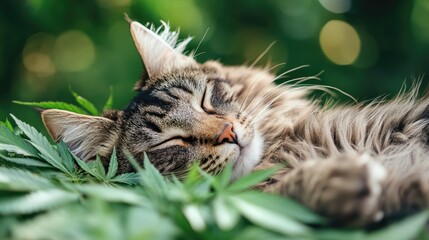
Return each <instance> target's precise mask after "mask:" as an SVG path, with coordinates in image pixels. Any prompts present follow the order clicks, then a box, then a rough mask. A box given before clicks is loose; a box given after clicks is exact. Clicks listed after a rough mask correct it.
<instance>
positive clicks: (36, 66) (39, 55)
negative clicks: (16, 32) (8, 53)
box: [22, 33, 56, 78]
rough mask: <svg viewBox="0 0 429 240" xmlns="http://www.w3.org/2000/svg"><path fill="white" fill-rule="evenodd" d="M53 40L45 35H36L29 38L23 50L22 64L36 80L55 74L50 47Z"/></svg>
mask: <svg viewBox="0 0 429 240" xmlns="http://www.w3.org/2000/svg"><path fill="white" fill-rule="evenodd" d="M54 42H55V38H54V37H53V36H51V35H49V34H47V33H36V34H34V35H33V36H31V37H30V38H29V39H28V40H27V43H26V44H25V47H24V50H23V54H22V55H23V58H22V61H23V64H24V67H25V69H26V70H27V71H29V73H30V74H32V75H34V76H36V77H38V78H47V77H50V76H52V75H53V74H54V73H55V70H56V68H55V64H54V62H53V60H52V56H51V54H52V45H53V44H54Z"/></svg>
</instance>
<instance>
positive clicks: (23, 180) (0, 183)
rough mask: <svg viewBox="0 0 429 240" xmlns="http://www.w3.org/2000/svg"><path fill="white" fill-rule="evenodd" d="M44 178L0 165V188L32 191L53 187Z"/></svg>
mask: <svg viewBox="0 0 429 240" xmlns="http://www.w3.org/2000/svg"><path fill="white" fill-rule="evenodd" d="M53 187H54V185H53V184H52V183H51V182H50V181H49V180H48V179H46V178H44V177H41V176H39V175H36V174H34V173H32V172H30V171H25V170H20V169H14V168H5V167H0V189H2V190H9V191H32V190H42V189H47V188H53Z"/></svg>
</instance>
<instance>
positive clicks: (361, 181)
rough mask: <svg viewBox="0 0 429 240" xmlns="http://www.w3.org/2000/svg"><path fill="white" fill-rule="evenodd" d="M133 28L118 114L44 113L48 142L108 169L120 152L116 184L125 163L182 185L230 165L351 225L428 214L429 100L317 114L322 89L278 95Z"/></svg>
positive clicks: (265, 78) (172, 41) (265, 74)
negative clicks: (140, 164)
mask: <svg viewBox="0 0 429 240" xmlns="http://www.w3.org/2000/svg"><path fill="white" fill-rule="evenodd" d="M130 29H131V35H132V38H133V39H134V42H135V45H136V47H137V50H138V52H139V54H140V56H141V58H142V61H143V64H144V67H145V70H146V71H145V74H144V75H143V77H142V79H141V80H140V81H139V82H138V83H137V84H136V85H135V91H136V92H137V95H136V96H135V98H134V99H133V100H132V101H131V103H130V104H129V106H128V107H127V108H126V109H125V110H123V111H108V112H105V113H104V114H103V116H101V117H94V116H85V115H81V114H76V113H72V112H67V111H62V110H55V109H51V110H45V111H43V112H42V119H43V122H44V124H45V126H46V128H47V129H48V131H49V133H50V135H51V136H52V137H53V138H54V139H55V140H62V141H64V142H65V143H66V144H67V145H68V146H69V148H70V149H71V151H72V152H73V153H74V154H76V155H77V156H79V157H80V158H82V159H84V160H91V159H94V157H95V156H96V155H99V156H101V157H103V158H106V159H107V158H108V157H109V155H110V154H111V153H112V151H113V149H114V147H116V149H117V150H118V158H119V170H120V172H121V173H124V172H130V171H134V169H133V167H132V165H130V163H129V161H128V160H127V157H126V153H131V154H132V155H133V156H134V157H135V158H137V159H139V158H142V157H143V154H144V153H147V154H148V156H149V158H150V160H151V161H152V163H153V164H154V166H155V167H157V169H159V171H160V172H161V173H163V174H164V175H169V174H175V175H176V176H178V177H180V176H183V174H185V173H186V170H187V169H188V168H189V167H190V166H191V165H192V164H193V163H194V162H196V161H199V165H200V167H201V168H202V169H203V170H205V171H207V172H209V173H213V174H217V173H219V172H220V171H222V169H223V168H224V167H225V166H226V165H227V164H228V163H232V164H233V178H234V179H236V178H239V177H241V176H243V175H245V174H248V173H249V172H251V171H253V170H255V169H264V168H269V167H272V166H274V165H277V164H279V163H283V164H284V166H285V167H284V168H283V169H281V170H280V171H278V172H277V173H276V174H275V175H274V176H272V177H271V178H270V179H268V180H267V181H265V182H264V183H262V184H260V185H259V186H258V187H259V188H260V189H261V190H262V191H267V192H273V193H277V194H281V195H284V196H288V197H291V198H294V199H296V200H298V201H300V202H302V203H303V204H305V205H307V206H308V207H310V208H311V209H313V210H314V211H316V212H318V213H320V214H322V215H325V216H328V217H331V218H332V219H334V220H335V221H337V222H339V223H343V224H347V225H353V226H367V225H370V224H374V223H376V222H378V221H380V220H382V219H384V218H388V217H392V216H397V215H402V214H407V213H410V212H414V211H418V210H419V209H422V208H426V207H428V206H429V179H428V177H429V174H427V172H428V171H429V159H427V158H429V138H428V133H429V97H423V98H418V97H416V95H417V90H416V88H415V89H414V90H411V92H409V93H401V94H399V96H398V97H396V99H394V100H391V101H374V102H371V103H369V104H366V105H362V104H357V105H346V106H337V107H335V108H332V107H331V108H328V107H321V106H320V104H319V103H317V101H314V100H310V98H309V97H308V95H309V93H311V92H312V91H313V90H315V89H319V88H320V87H317V86H314V87H311V86H299V84H296V85H295V86H294V85H293V84H291V85H289V86H288V85H282V86H276V85H275V84H274V83H273V82H274V81H275V80H276V79H277V78H278V77H276V76H274V75H272V74H270V73H269V70H270V69H264V68H257V67H253V66H252V67H247V66H234V67H231V66H224V65H222V64H221V63H219V62H216V61H208V62H205V63H197V62H196V61H195V60H194V58H193V57H192V54H191V55H185V54H183V53H182V52H183V51H184V49H185V47H186V45H187V43H188V42H189V41H190V38H188V39H185V40H183V41H180V42H178V33H177V32H174V31H170V29H169V26H168V25H166V24H164V25H163V26H162V27H160V28H158V29H155V28H154V27H153V26H151V27H149V26H147V27H146V26H143V25H141V24H140V23H138V22H135V21H130ZM306 79H307V78H303V79H302V80H306Z"/></svg>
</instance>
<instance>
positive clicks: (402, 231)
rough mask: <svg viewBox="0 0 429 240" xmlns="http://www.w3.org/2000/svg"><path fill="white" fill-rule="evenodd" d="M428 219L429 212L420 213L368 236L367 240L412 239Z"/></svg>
mask: <svg viewBox="0 0 429 240" xmlns="http://www.w3.org/2000/svg"><path fill="white" fill-rule="evenodd" d="M428 219H429V211H428V210H426V211H422V212H420V213H417V214H414V215H412V216H410V217H407V218H405V219H404V220H402V221H400V222H396V223H393V224H391V225H389V226H388V227H385V228H383V229H380V230H377V231H374V232H372V233H371V234H368V236H367V237H366V238H365V239H367V240H377V239H389V240H402V239H414V238H415V237H416V236H417V235H418V234H419V232H420V231H421V230H422V229H423V228H424V227H425V226H426V223H427V221H428Z"/></svg>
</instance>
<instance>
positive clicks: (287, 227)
mask: <svg viewBox="0 0 429 240" xmlns="http://www.w3.org/2000/svg"><path fill="white" fill-rule="evenodd" d="M227 199H228V201H229V202H230V203H231V204H233V205H234V206H235V208H236V209H238V210H239V211H240V213H241V214H242V215H243V216H244V217H245V218H247V219H248V220H249V221H250V222H252V223H253V224H255V225H258V226H261V227H263V228H266V229H270V230H272V231H275V232H278V233H282V234H285V235H288V236H289V235H292V236H307V235H309V234H310V233H311V229H310V228H309V227H307V226H305V225H303V224H302V223H300V222H298V221H296V220H294V219H292V218H290V217H288V216H287V215H284V214H281V213H279V212H276V211H272V209H268V208H267V207H266V204H264V205H259V204H255V203H253V202H249V201H247V200H246V199H243V198H241V197H238V196H228V198H227Z"/></svg>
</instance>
